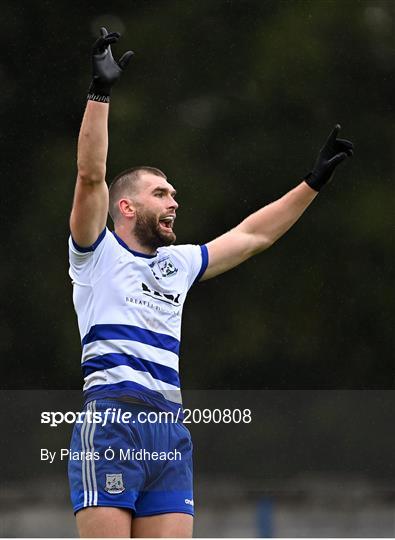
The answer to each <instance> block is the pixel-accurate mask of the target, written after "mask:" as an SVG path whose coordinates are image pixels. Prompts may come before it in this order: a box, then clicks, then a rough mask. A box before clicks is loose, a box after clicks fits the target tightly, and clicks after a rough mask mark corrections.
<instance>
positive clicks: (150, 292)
mask: <svg viewBox="0 0 395 540" xmlns="http://www.w3.org/2000/svg"><path fill="white" fill-rule="evenodd" d="M141 288H142V289H143V294H146V295H147V296H150V297H151V298H155V300H160V301H161V302H165V303H166V304H172V305H173V306H179V305H180V296H181V294H180V293H178V294H165V293H162V292H159V291H155V290H154V289H150V288H149V287H148V285H146V284H145V283H142V284H141Z"/></svg>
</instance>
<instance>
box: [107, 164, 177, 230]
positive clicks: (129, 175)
mask: <svg viewBox="0 0 395 540" xmlns="http://www.w3.org/2000/svg"><path fill="white" fill-rule="evenodd" d="M141 173H150V174H154V175H155V176H160V177H162V178H165V180H167V176H166V175H165V173H164V172H163V171H161V170H160V169H157V168H156V167H149V166H147V165H140V166H138V167H131V168H130V169H126V170H125V171H122V172H121V173H119V174H118V175H117V176H116V177H115V178H114V180H113V181H112V182H111V184H110V187H109V194H110V202H109V214H110V216H111V219H112V220H113V221H114V222H115V220H116V218H117V217H118V213H119V209H118V201H119V199H120V198H121V197H122V196H124V195H129V196H132V195H133V194H134V193H136V184H137V181H138V180H139V179H140V176H141Z"/></svg>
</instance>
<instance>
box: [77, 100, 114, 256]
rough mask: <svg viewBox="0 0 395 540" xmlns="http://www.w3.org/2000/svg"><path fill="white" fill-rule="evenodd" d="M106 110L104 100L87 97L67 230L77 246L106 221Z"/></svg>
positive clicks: (90, 241) (85, 243)
mask: <svg viewBox="0 0 395 540" xmlns="http://www.w3.org/2000/svg"><path fill="white" fill-rule="evenodd" d="M108 110H109V104H108V103H100V102H96V101H88V102H87V105H86V109H85V114H84V118H83V121H82V125H81V130H80V135H79V138H78V158H77V167H78V174H77V183H76V186H75V192H74V201H73V208H72V211H71V216H70V230H71V236H72V237H73V240H74V241H75V242H76V244H78V245H79V246H81V247H88V246H91V245H92V244H93V243H94V242H95V241H96V240H97V238H98V236H99V234H100V233H101V232H102V231H103V229H104V227H105V226H106V222H107V213H108V188H107V184H106V181H105V178H106V160H107V149H108V128H107V123H108Z"/></svg>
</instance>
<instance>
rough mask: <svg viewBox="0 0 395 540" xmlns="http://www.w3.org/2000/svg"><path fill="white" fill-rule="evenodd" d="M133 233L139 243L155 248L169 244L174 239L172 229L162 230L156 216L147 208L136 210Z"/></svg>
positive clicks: (172, 242)
mask: <svg viewBox="0 0 395 540" xmlns="http://www.w3.org/2000/svg"><path fill="white" fill-rule="evenodd" d="M134 234H135V236H136V238H137V239H138V241H139V242H140V244H141V245H142V246H144V247H147V248H150V249H152V250H155V249H157V248H159V247H162V246H170V245H171V244H174V242H175V241H176V235H175V234H174V232H173V229H171V228H170V227H169V230H168V231H167V230H163V229H162V228H161V226H160V224H159V221H158V216H157V215H155V214H153V213H152V212H150V211H149V210H138V211H137V215H136V224H135V228H134Z"/></svg>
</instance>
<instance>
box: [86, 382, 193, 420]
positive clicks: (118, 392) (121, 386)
mask: <svg viewBox="0 0 395 540" xmlns="http://www.w3.org/2000/svg"><path fill="white" fill-rule="evenodd" d="M178 394H179V400H180V401H175V399H174V396H173V392H167V393H166V395H167V397H168V399H166V398H165V397H164V396H163V395H162V394H160V393H159V392H155V391H154V390H148V388H146V387H145V386H143V385H141V384H138V383H136V382H132V381H122V382H119V383H117V384H101V385H95V386H92V387H91V388H89V389H87V390H84V398H85V403H87V402H90V401H91V400H92V399H108V398H118V399H119V398H120V397H124V396H128V397H129V396H130V397H135V398H137V399H140V400H141V401H145V402H146V403H148V404H149V405H151V406H152V407H155V408H158V409H160V410H164V411H170V412H173V413H175V414H177V415H178V417H179V419H180V420H182V419H183V410H182V407H181V393H180V392H179V391H178Z"/></svg>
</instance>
